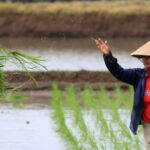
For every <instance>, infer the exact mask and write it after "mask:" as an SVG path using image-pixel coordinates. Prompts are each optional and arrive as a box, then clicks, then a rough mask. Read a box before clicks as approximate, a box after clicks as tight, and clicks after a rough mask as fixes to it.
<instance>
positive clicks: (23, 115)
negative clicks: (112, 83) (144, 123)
mask: <svg viewBox="0 0 150 150" xmlns="http://www.w3.org/2000/svg"><path fill="white" fill-rule="evenodd" d="M119 111H120V114H121V118H122V120H123V121H124V122H126V124H127V125H128V124H129V112H128V111H126V110H119ZM104 112H105V113H104V114H105V117H106V118H107V120H109V119H110V116H109V115H108V111H107V110H105V111H104ZM51 113H52V110H49V108H48V106H47V107H39V106H38V107H37V106H36V105H30V106H29V108H28V109H14V108H12V106H11V105H1V106H0V123H1V127H0V133H1V134H0V150H65V143H63V140H62V139H61V138H60V137H59V134H57V133H56V132H55V129H56V124H55V122H54V120H52V119H51V117H50V116H51ZM83 113H84V119H85V122H86V124H87V125H88V127H89V129H90V130H91V131H93V132H95V133H98V129H97V128H96V127H95V126H94V125H93V122H94V120H93V118H92V116H91V115H89V114H87V112H86V111H84V112H83ZM68 114H69V113H68ZM66 121H67V125H68V127H69V128H72V131H73V134H74V135H75V136H77V137H78V135H77V134H78V133H77V132H76V131H75V130H73V127H72V126H71V123H70V118H69V115H68V117H67V120H66ZM28 122H29V123H28ZM95 135H97V134H95ZM95 138H96V141H99V142H98V143H100V142H101V141H100V140H99V136H95ZM141 140H143V136H142V135H141ZM108 144H109V143H108ZM107 150H110V149H107ZM143 150H144V147H143Z"/></svg>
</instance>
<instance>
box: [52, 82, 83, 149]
mask: <svg viewBox="0 0 150 150" xmlns="http://www.w3.org/2000/svg"><path fill="white" fill-rule="evenodd" d="M52 88H53V103H52V107H53V109H54V112H53V114H52V117H53V119H54V120H55V123H56V126H57V129H56V131H57V132H58V133H59V134H60V135H61V137H62V138H63V140H64V142H65V143H66V148H67V149H69V150H81V148H80V146H79V144H78V141H77V139H76V137H75V136H74V135H73V134H72V132H71V131H70V130H69V128H68V127H67V125H66V122H65V116H64V112H63V109H62V95H61V91H60V90H59V89H58V87H57V85H56V84H55V83H54V84H53V85H52Z"/></svg>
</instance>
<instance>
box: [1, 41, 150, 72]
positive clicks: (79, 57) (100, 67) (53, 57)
mask: <svg viewBox="0 0 150 150" xmlns="http://www.w3.org/2000/svg"><path fill="white" fill-rule="evenodd" d="M106 39H107V40H108V43H109V44H110V48H111V51H112V52H113V55H114V56H115V57H117V58H118V62H119V63H120V64H121V65H122V66H123V67H125V68H135V67H140V68H141V67H143V64H142V63H141V62H140V61H139V60H138V59H137V58H132V57H131V56H130V53H131V52H133V51H134V50H136V49H137V48H139V47H140V46H141V45H143V44H144V43H145V42H147V41H149V38H104V40H106ZM0 45H2V46H4V47H6V48H11V49H21V50H23V51H26V52H28V53H29V54H31V55H34V56H41V58H42V59H45V60H46V61H45V62H43V63H42V64H43V65H45V66H47V69H48V70H56V71H66V70H70V71H79V70H90V71H106V70H107V68H106V66H105V64H104V61H103V57H102V54H101V53H100V52H99V51H98V49H97V48H96V46H95V43H94V41H92V40H91V38H76V39H72V38H68V39H67V38H0ZM4 69H5V70H20V69H19V68H17V67H15V66H14V65H11V64H10V63H7V65H6V67H5V68H4Z"/></svg>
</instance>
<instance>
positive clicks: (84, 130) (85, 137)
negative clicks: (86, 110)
mask: <svg viewBox="0 0 150 150" xmlns="http://www.w3.org/2000/svg"><path fill="white" fill-rule="evenodd" d="M66 93H67V102H68V104H69V106H70V108H71V110H73V112H74V118H75V120H74V123H75V124H77V125H78V127H79V130H80V132H81V136H82V138H81V139H80V141H82V142H88V144H89V147H90V149H95V150H98V147H97V143H96V142H95V139H94V136H93V135H92V133H91V132H90V130H89V129H88V127H87V125H86V123H85V121H84V117H83V113H82V110H81V108H80V107H79V104H78V102H77V100H76V98H75V94H74V88H73V87H69V88H66Z"/></svg>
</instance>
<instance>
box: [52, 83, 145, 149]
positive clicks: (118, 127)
mask: <svg viewBox="0 0 150 150" xmlns="http://www.w3.org/2000/svg"><path fill="white" fill-rule="evenodd" d="M52 88H53V103H52V108H53V113H52V114H53V115H52V118H53V120H54V121H55V126H56V131H57V133H58V134H59V135H60V136H61V137H62V140H64V144H65V145H66V149H70V150H72V149H81V150H91V149H92V150H108V149H111V150H131V149H132V150H141V149H143V142H142V138H141V136H142V128H141V127H139V130H138V136H134V135H132V133H130V130H129V128H128V124H127V120H129V118H130V113H131V107H132V103H133V88H132V87H129V91H128V92H126V93H125V92H124V91H122V90H121V89H120V87H116V88H115V89H114V92H113V93H112V94H109V93H108V92H107V91H106V90H105V89H104V88H103V87H100V90H99V91H98V92H96V94H95V92H94V90H93V89H92V87H87V88H85V89H84V90H82V91H79V90H78V91H77V90H75V89H74V88H73V87H68V88H66V94H65V96H62V94H61V91H60V90H59V88H58V87H57V85H56V84H53V86H52ZM124 113H125V114H124ZM123 115H125V116H126V117H123ZM87 118H88V119H87ZM90 124H91V125H90ZM91 126H92V127H94V128H92V127H91Z"/></svg>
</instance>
